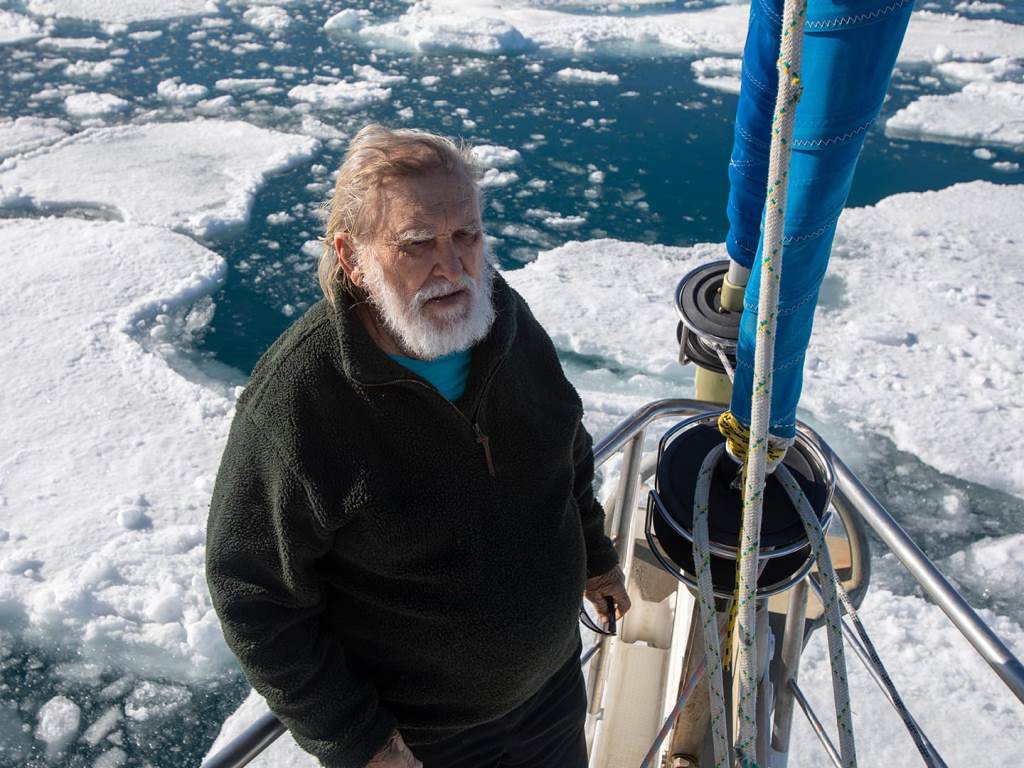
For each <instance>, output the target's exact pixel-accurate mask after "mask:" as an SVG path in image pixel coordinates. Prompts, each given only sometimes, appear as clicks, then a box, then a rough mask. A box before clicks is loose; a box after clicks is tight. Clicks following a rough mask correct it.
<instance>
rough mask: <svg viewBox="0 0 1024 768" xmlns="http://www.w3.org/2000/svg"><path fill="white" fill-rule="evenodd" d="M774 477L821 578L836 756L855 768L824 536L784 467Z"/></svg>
mask: <svg viewBox="0 0 1024 768" xmlns="http://www.w3.org/2000/svg"><path fill="white" fill-rule="evenodd" d="M775 476H776V477H777V478H778V479H779V482H780V483H781V484H782V487H783V488H784V489H785V490H786V494H787V495H788V496H789V500H790V502H792V504H793V506H794V507H796V509H797V512H799V514H800V522H801V523H803V525H804V530H805V531H806V532H807V540H808V542H810V545H811V554H812V555H813V556H814V559H815V561H816V562H817V564H818V572H819V573H820V574H821V576H822V585H821V591H820V593H819V596H820V597H821V602H822V609H823V612H824V618H825V629H826V633H827V636H828V656H829V663H830V664H831V666H832V696H833V699H834V700H835V707H836V726H837V728H838V730H839V752H840V755H841V757H842V761H843V767H844V768H856V765H857V755H856V750H855V749H854V742H853V713H852V712H851V710H850V686H849V682H848V680H847V677H846V654H845V651H844V650H843V625H842V613H841V612H840V610H839V599H840V598H839V595H838V591H839V590H837V589H836V586H837V585H838V583H839V579H838V578H837V577H836V572H835V569H834V568H833V567H832V558H831V557H830V556H829V552H828V542H827V541H826V540H825V532H824V531H822V530H821V524H820V523H819V522H818V518H817V516H816V515H815V514H814V510H813V509H812V508H811V503H810V502H809V501H808V500H807V496H806V495H804V492H803V489H802V488H801V487H800V484H799V483H797V481H796V480H795V479H794V478H793V475H792V474H790V471H789V470H788V469H787V468H786V465H785V464H780V465H779V467H778V469H777V470H776V471H775ZM851 607H852V606H851Z"/></svg>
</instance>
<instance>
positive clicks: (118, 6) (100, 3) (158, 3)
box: [26, 0, 218, 24]
mask: <svg viewBox="0 0 1024 768" xmlns="http://www.w3.org/2000/svg"><path fill="white" fill-rule="evenodd" d="M26 5H27V7H28V10H29V11H30V12H32V13H34V14H37V15H39V16H52V17H57V18H71V19H82V20H83V21H98V22H101V23H107V24H110V23H112V24H133V23H136V22H142V21H159V20H161V19H176V18H185V17H188V16H204V15H207V14H215V13H217V12H218V8H217V3H216V2H215V0H131V2H125V1H124V0H27V3H26Z"/></svg>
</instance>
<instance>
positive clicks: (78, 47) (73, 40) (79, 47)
mask: <svg viewBox="0 0 1024 768" xmlns="http://www.w3.org/2000/svg"><path fill="white" fill-rule="evenodd" d="M36 45H38V46H39V47H40V48H56V49H57V50H63V51H68V50H70V51H101V50H105V49H106V48H109V47H110V41H109V40H100V39H99V38H98V37H44V38H43V39H42V40H40V41H39V42H38V43H36Z"/></svg>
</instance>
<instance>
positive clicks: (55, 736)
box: [35, 696, 82, 762]
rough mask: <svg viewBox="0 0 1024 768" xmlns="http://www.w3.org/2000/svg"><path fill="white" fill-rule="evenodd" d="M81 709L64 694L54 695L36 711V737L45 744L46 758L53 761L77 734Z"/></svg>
mask: <svg viewBox="0 0 1024 768" xmlns="http://www.w3.org/2000/svg"><path fill="white" fill-rule="evenodd" d="M81 719H82V710H81V709H79V707H78V705H77V704H75V702H73V701H72V700H71V699H69V698H67V697H66V696H54V697H53V698H52V699H50V700H49V701H48V702H46V703H45V704H43V706H41V707H40V708H39V712H37V713H36V722H37V724H36V731H35V736H36V738H37V739H39V740H40V741H42V742H43V743H44V744H46V758H47V760H48V761H50V762H54V761H55V759H56V758H57V757H59V756H60V754H61V752H63V751H64V750H65V749H67V746H68V745H69V744H70V743H71V742H72V740H73V739H74V738H75V736H77V735H78V727H79V723H80V722H81Z"/></svg>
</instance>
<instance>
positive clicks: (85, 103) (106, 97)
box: [0, 92, 132, 199]
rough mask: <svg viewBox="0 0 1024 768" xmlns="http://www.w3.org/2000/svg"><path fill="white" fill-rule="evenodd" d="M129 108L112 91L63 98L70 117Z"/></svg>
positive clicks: (112, 112)
mask: <svg viewBox="0 0 1024 768" xmlns="http://www.w3.org/2000/svg"><path fill="white" fill-rule="evenodd" d="M131 108H132V105H131V103H130V102H128V101H125V100H124V99H122V98H121V97H120V96H115V95H114V94H112V93H92V92H88V93H72V94H70V95H69V96H67V97H66V98H65V99H64V111H65V112H67V113H68V114H69V115H71V116H72V117H106V116H108V115H116V114H117V113H119V112H126V111H128V110H130V109H131ZM0 199H2V198H0Z"/></svg>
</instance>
